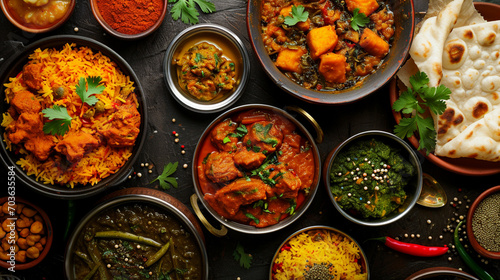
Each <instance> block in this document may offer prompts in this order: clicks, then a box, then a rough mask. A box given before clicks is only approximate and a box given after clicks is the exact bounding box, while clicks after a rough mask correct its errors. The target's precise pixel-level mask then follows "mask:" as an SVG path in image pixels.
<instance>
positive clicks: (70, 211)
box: [63, 200, 75, 240]
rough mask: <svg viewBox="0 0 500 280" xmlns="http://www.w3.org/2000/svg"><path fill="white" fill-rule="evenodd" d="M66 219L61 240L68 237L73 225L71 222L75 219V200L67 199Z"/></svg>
mask: <svg viewBox="0 0 500 280" xmlns="http://www.w3.org/2000/svg"><path fill="white" fill-rule="evenodd" d="M67 213H68V219H67V220H66V229H65V230H64V236H63V240H67V239H68V235H69V233H70V231H71V228H72V227H73V222H74V221H75V202H74V201H73V200H68V212H67Z"/></svg>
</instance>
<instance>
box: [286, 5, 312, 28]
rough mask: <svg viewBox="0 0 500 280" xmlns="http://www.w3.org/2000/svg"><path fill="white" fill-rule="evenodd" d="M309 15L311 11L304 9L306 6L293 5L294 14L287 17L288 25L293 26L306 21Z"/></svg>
mask: <svg viewBox="0 0 500 280" xmlns="http://www.w3.org/2000/svg"><path fill="white" fill-rule="evenodd" d="M308 17H309V12H307V11H304V6H302V5H298V6H295V5H293V6H292V16H286V17H285V24H286V25H288V26H293V25H295V24H297V23H299V22H304V21H306V20H307V18H308Z"/></svg>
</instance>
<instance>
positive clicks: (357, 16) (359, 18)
mask: <svg viewBox="0 0 500 280" xmlns="http://www.w3.org/2000/svg"><path fill="white" fill-rule="evenodd" d="M369 22H370V19H369V18H368V17H367V16H366V15H365V14H364V13H360V12H359V8H356V9H354V10H353V11H352V18H351V27H352V29H354V31H358V30H359V28H360V27H363V26H365V25H366V24H368V23H369Z"/></svg>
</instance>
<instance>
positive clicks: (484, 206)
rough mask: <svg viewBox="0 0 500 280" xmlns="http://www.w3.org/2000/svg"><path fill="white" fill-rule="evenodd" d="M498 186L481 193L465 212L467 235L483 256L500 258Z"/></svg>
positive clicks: (499, 190)
mask: <svg viewBox="0 0 500 280" xmlns="http://www.w3.org/2000/svg"><path fill="white" fill-rule="evenodd" d="M499 233H500V186H496V187H492V188H489V189H487V190H486V191H484V192H483V193H481V194H480V195H479V196H478V197H477V198H476V200H474V202H473V203H472V205H471V207H470V208H469V211H468V214H467V236H468V237H469V241H470V244H471V245H472V248H474V250H476V252H478V253H479V254H481V255H482V256H483V257H487V258H490V259H495V260H499V259H500V236H499Z"/></svg>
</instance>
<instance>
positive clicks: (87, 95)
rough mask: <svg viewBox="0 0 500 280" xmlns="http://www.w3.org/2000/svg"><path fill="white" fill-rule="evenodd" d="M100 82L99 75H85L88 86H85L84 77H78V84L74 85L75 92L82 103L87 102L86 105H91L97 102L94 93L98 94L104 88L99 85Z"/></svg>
mask: <svg viewBox="0 0 500 280" xmlns="http://www.w3.org/2000/svg"><path fill="white" fill-rule="evenodd" d="M100 82H101V77H99V76H97V77H87V84H88V86H86V84H85V79H84V78H80V80H79V81H78V84H77V85H76V94H78V96H80V99H81V100H82V104H83V103H87V104H88V105H90V106H93V105H94V104H96V103H97V101H99V99H97V97H96V96H95V95H94V94H100V93H102V91H103V90H104V89H105V88H106V87H105V86H103V85H99V83H100Z"/></svg>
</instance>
